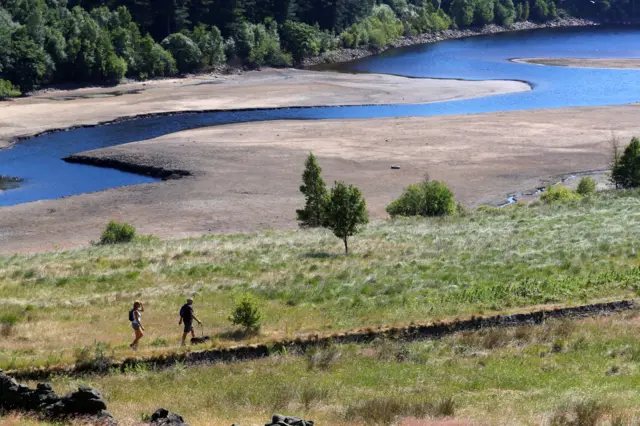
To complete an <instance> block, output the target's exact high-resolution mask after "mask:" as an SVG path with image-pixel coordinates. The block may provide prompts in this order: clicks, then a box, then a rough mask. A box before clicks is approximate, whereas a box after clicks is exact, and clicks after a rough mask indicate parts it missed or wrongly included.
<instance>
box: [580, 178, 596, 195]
mask: <svg viewBox="0 0 640 426" xmlns="http://www.w3.org/2000/svg"><path fill="white" fill-rule="evenodd" d="M594 192H596V181H595V180H593V179H591V178H590V177H589V176H585V177H583V178H582V179H580V182H578V187H577V188H576V193H577V194H580V195H583V196H586V195H591V194H593V193H594Z"/></svg>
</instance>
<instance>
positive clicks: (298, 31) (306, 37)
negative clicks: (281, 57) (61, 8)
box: [280, 21, 320, 62]
mask: <svg viewBox="0 0 640 426" xmlns="http://www.w3.org/2000/svg"><path fill="white" fill-rule="evenodd" d="M318 32H319V30H317V29H316V28H314V27H312V26H311V25H307V24H305V23H303V22H294V21H286V22H285V23H284V24H283V25H282V28H281V31H280V33H281V37H282V45H283V47H284V48H285V49H286V50H288V51H289V52H291V55H293V59H294V60H295V61H296V62H301V61H302V60H303V59H304V58H306V57H308V56H315V55H317V54H319V53H320V39H319V37H318Z"/></svg>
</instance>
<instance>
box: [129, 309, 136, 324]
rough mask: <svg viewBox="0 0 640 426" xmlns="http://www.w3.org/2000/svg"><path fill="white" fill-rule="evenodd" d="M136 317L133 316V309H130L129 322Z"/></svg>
mask: <svg viewBox="0 0 640 426" xmlns="http://www.w3.org/2000/svg"><path fill="white" fill-rule="evenodd" d="M134 319H135V317H134V316H133V309H132V310H130V311H129V322H133V320H134Z"/></svg>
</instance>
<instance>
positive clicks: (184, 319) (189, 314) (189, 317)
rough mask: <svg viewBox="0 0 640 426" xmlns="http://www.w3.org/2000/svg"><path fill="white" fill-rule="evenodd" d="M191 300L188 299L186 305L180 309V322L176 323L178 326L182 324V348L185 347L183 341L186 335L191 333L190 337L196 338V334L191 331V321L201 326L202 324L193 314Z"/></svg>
mask: <svg viewBox="0 0 640 426" xmlns="http://www.w3.org/2000/svg"><path fill="white" fill-rule="evenodd" d="M191 305H193V299H192V298H188V299H187V303H186V304H185V305H184V306H182V308H180V321H178V325H181V324H182V323H184V332H183V333H182V346H184V345H185V343H184V342H185V340H186V339H187V334H189V333H191V337H196V333H195V332H194V331H193V320H196V321H198V324H200V325H202V322H200V320H199V319H198V318H196V316H195V314H194V313H193V307H192V306H191Z"/></svg>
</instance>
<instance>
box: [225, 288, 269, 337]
mask: <svg viewBox="0 0 640 426" xmlns="http://www.w3.org/2000/svg"><path fill="white" fill-rule="evenodd" d="M261 320H262V313H261V312H260V308H259V306H258V302H257V301H256V300H255V299H254V298H253V297H252V296H251V295H249V294H245V295H244V296H242V297H241V298H240V299H239V300H238V301H237V302H236V306H235V309H234V310H233V313H232V314H231V316H230V317H229V321H231V323H232V324H233V325H240V326H242V327H244V328H245V331H246V332H247V333H250V332H251V333H255V332H257V331H258V330H260V325H261V324H260V321H261Z"/></svg>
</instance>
